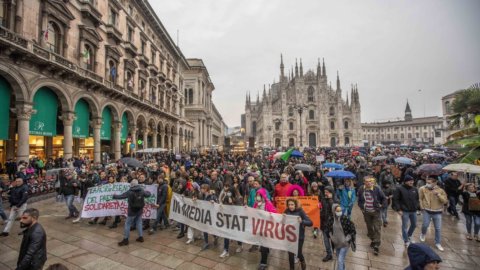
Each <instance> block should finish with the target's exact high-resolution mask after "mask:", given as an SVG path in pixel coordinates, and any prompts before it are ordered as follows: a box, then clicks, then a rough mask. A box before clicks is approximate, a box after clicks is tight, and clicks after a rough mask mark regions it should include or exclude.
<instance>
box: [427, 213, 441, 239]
mask: <svg viewBox="0 0 480 270" xmlns="http://www.w3.org/2000/svg"><path fill="white" fill-rule="evenodd" d="M422 214H423V224H422V234H423V235H425V234H426V233H427V229H428V226H430V220H433V226H434V228H435V244H440V243H441V242H442V234H441V232H442V212H437V213H435V212H430V213H429V212H427V211H425V210H423V212H422Z"/></svg>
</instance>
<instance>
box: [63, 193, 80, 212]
mask: <svg viewBox="0 0 480 270" xmlns="http://www.w3.org/2000/svg"><path fill="white" fill-rule="evenodd" d="M74 199H75V195H65V203H66V204H67V207H68V212H69V216H71V217H73V216H75V215H77V214H78V210H77V208H76V207H75V205H73V200H74Z"/></svg>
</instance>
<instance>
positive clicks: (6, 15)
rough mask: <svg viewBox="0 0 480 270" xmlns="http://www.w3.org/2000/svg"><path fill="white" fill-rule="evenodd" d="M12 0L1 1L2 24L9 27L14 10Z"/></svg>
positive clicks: (0, 21)
mask: <svg viewBox="0 0 480 270" xmlns="http://www.w3.org/2000/svg"><path fill="white" fill-rule="evenodd" d="M9 2H10V1H2V3H0V26H2V27H5V28H9V27H10V25H9V19H10V15H11V11H12V4H11V3H9Z"/></svg>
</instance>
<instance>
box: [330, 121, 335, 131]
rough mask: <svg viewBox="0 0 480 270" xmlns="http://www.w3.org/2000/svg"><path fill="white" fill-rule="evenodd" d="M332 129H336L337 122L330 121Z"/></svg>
mask: <svg viewBox="0 0 480 270" xmlns="http://www.w3.org/2000/svg"><path fill="white" fill-rule="evenodd" d="M330 129H335V122H333V121H330Z"/></svg>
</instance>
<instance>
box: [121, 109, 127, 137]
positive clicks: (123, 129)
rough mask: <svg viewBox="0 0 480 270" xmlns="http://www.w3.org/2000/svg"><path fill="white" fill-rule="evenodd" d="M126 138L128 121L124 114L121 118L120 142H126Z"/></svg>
mask: <svg viewBox="0 0 480 270" xmlns="http://www.w3.org/2000/svg"><path fill="white" fill-rule="evenodd" d="M127 136H128V119H127V114H126V113H124V114H123V116H122V138H121V139H122V140H126V139H127Z"/></svg>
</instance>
